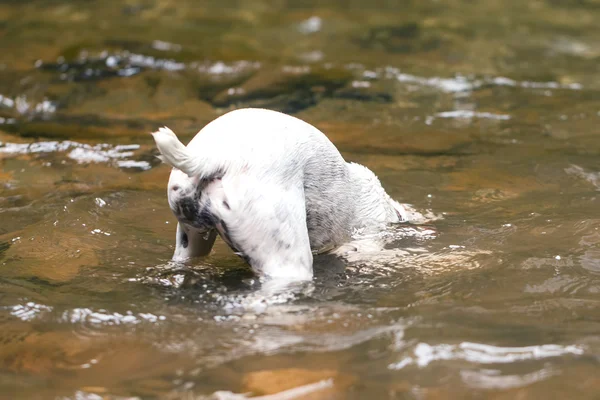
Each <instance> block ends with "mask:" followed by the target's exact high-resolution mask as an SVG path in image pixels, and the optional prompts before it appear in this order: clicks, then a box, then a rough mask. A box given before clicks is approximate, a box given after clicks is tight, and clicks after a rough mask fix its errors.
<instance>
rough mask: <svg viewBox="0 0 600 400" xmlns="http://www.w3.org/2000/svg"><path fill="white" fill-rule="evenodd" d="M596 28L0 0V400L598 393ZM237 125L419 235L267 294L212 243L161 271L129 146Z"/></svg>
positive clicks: (329, 9)
mask: <svg viewBox="0 0 600 400" xmlns="http://www.w3.org/2000/svg"><path fill="white" fill-rule="evenodd" d="M599 20H600V2H598V1H597V0H580V1H574V0H573V1H557V0H546V1H544V0H539V1H525V2H523V1H517V0H508V1H507V0H503V1H500V0H490V1H482V2H469V1H457V0H448V1H405V2H400V1H393V0H392V1H383V0H379V1H372V0H363V1H361V0H346V1H342V0H337V1H335V0H330V1H252V2H250V1H241V0H239V1H235V0H219V1H216V0H215V1H203V2H200V1H191V0H189V1H183V0H181V1H175V0H127V1H116V0H103V1H95V2H90V1H75V0H73V1H59V0H31V1H26V0H21V1H4V2H2V3H1V4H0V47H1V48H2V56H1V57H0V123H1V125H0V142H2V144H1V145H0V182H1V183H2V185H1V186H0V221H1V223H0V397H3V398H4V397H5V398H10V399H17V398H27V399H29V398H31V399H53V398H59V399H67V398H68V399H100V398H107V399H123V398H140V399H152V398H167V399H191V398H204V397H202V396H213V397H214V398H224V399H233V398H236V399H237V398H238V397H235V396H234V393H237V394H246V396H248V397H252V396H264V395H269V394H276V393H278V395H276V396H275V397H266V398H268V399H271V398H286V399H287V398H310V399H330V398H339V399H362V398H371V399H384V398H398V399H413V398H414V399H449V398H456V399H458V398H461V399H462V398H494V399H513V398H519V399H538V398H561V399H564V398H577V399H585V398H590V399H592V398H598V393H600V378H599V376H600V358H599V357H600V301H599V298H600V231H599V228H600V218H599V217H598V210H599V202H600V196H599V192H598V191H599V190H600V157H599V156H600V80H599V79H598V77H599V76H600V62H599V61H600V44H599V43H600V42H599V40H598V39H599V38H600V24H598V21H599ZM242 106H261V107H269V108H274V109H278V110H283V111H285V112H289V113H292V114H294V115H297V116H299V117H301V118H303V119H305V120H307V121H309V122H311V123H313V124H315V125H316V126H318V127H319V128H321V129H322V130H323V131H324V132H325V133H326V134H327V135H328V136H329V137H330V138H331V139H332V140H333V141H334V142H335V143H336V145H338V147H339V148H340V149H341V150H342V151H343V152H344V155H345V156H346V157H347V159H349V160H353V161H357V162H361V163H364V164H365V165H367V166H369V167H370V168H372V169H373V170H374V171H375V172H376V173H377V174H378V175H379V176H380V178H381V180H382V181H383V183H384V186H385V187H386V188H387V189H388V191H389V192H390V193H391V194H392V195H393V196H394V197H395V198H397V199H398V200H400V201H402V202H407V203H411V204H413V205H414V206H415V207H416V208H417V209H419V210H426V209H429V210H431V211H432V212H433V213H435V214H440V215H443V219H440V220H436V221H432V222H430V223H429V224H428V225H427V227H433V228H434V229H435V230H436V231H437V233H436V234H435V235H434V236H431V235H426V234H424V233H423V232H424V230H423V229H424V228H419V227H416V228H417V230H416V231H415V230H411V229H408V228H405V229H400V230H399V231H395V232H388V234H389V235H390V237H392V238H393V240H391V242H390V244H389V246H388V247H389V248H388V249H387V250H386V251H384V252H379V253H366V254H363V256H362V257H356V258H355V259H350V260H348V261H346V262H344V263H342V262H341V261H339V260H335V259H332V258H328V257H321V258H320V259H316V263H317V265H316V278H315V280H314V282H313V283H312V284H311V285H306V286H305V287H301V288H299V289H298V291H297V292H296V293H290V294H289V295H287V296H284V295H278V296H269V295H265V294H264V293H263V292H262V289H261V288H260V287H259V286H258V284H257V283H255V282H253V281H252V275H251V273H250V272H249V271H248V269H247V268H246V267H245V266H244V265H243V263H242V262H241V261H239V260H238V259H237V257H236V256H234V255H233V254H232V253H231V252H230V251H229V250H228V248H227V247H226V246H225V245H224V244H223V243H222V242H219V243H218V244H217V246H216V250H215V251H214V252H213V254H211V256H209V257H208V259H206V260H201V261H198V262H196V263H195V264H194V265H190V266H186V267H184V266H177V265H172V264H169V263H168V259H169V258H170V256H171V254H172V251H173V244H174V229H175V220H174V218H173V216H172V215H171V213H170V211H169V209H168V206H167V203H166V194H165V185H166V180H167V177H168V173H169V170H168V168H167V167H165V166H163V165H159V164H158V162H157V160H156V159H155V157H154V154H155V153H154V149H153V147H152V143H151V138H150V137H149V135H148V132H150V131H151V130H153V129H155V128H156V127H158V126H161V125H165V124H166V125H169V126H170V127H171V128H173V129H174V130H175V131H176V132H178V133H179V134H180V135H181V136H183V137H184V138H186V139H189V138H191V137H192V136H193V134H194V133H195V132H196V131H197V130H199V129H200V128H201V127H202V126H203V125H204V124H205V123H206V122H208V121H210V120H211V119H213V118H215V117H216V116H218V115H220V114H222V113H224V112H226V111H227V110H229V109H233V108H236V107H242ZM288 390H291V391H288ZM219 391H220V392H219ZM217 392H218V393H217ZM219 396H221V397H219ZM285 396H288V397H285ZM239 398H243V397H239Z"/></svg>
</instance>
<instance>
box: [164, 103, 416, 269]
mask: <svg viewBox="0 0 600 400" xmlns="http://www.w3.org/2000/svg"><path fill="white" fill-rule="evenodd" d="M152 135H153V136H154V140H155V142H156V146H157V147H158V150H159V151H160V153H161V156H160V158H161V159H162V160H163V161H164V162H165V163H167V164H168V165H170V166H172V167H173V170H172V172H171V176H170V178H169V184H168V200H169V205H170V207H171V210H172V211H173V213H174V214H175V216H176V217H177V220H178V221H179V223H178V225H177V237H176V245H175V253H174V255H173V260H174V261H184V260H186V259H188V258H191V257H196V256H203V255H207V254H208V253H209V252H210V250H211V248H212V246H213V243H214V241H215V238H216V233H217V232H218V233H219V235H220V236H221V238H222V239H223V240H224V241H225V242H226V243H227V244H228V245H229V246H230V247H231V249H232V250H233V251H234V252H235V253H236V254H237V255H239V256H240V257H242V258H243V259H244V260H245V261H246V262H247V263H248V264H250V266H251V267H252V269H253V270H254V271H255V273H257V274H258V275H259V276H261V277H265V278H278V279H285V280H291V281H302V280H310V279H312V277H313V254H320V253H324V252H327V251H331V250H334V249H336V248H338V247H339V246H341V245H343V244H345V243H347V242H348V241H349V240H350V239H351V236H352V233H353V232H354V231H355V230H357V229H359V230H360V229H365V228H366V229H379V228H381V227H382V225H385V224H388V223H397V222H403V221H406V220H407V217H408V214H409V213H408V211H407V210H405V209H404V207H403V206H402V205H400V204H399V203H398V202H396V201H394V200H393V199H392V198H390V196H389V195H388V194H387V193H386V192H385V190H384V189H383V187H382V186H381V183H380V182H379V179H377V177H376V176H375V174H374V173H373V172H371V171H370V170H369V169H367V168H366V167H363V166H362V165H359V164H354V163H347V162H346V161H345V160H344V159H343V158H342V155H341V154H340V152H339V151H338V150H337V149H336V147H335V146H334V145H333V143H331V141H330V140H329V139H328V138H327V137H326V136H325V135H324V134H323V133H322V132H321V131H319V130H318V129H317V128H315V127H314V126H312V125H310V124H308V123H306V122H304V121H301V120H300V119H298V118H295V117H292V116H289V115H286V114H282V113H279V112H276V111H270V110H264V109H250V108H248V109H240V110H236V111H231V112H229V113H227V114H225V115H223V116H221V117H219V118H217V119H215V120H214V121H212V122H211V123H209V124H208V125H206V126H205V127H204V128H203V129H202V130H201V131H200V132H199V133H198V134H197V135H196V136H195V137H194V138H193V139H192V141H191V142H190V143H189V144H188V145H187V146H185V145H184V144H183V143H181V141H179V139H178V138H177V136H176V135H175V133H173V131H171V130H170V129H168V128H166V127H165V128H161V129H159V130H158V131H157V132H154V133H153V134H152Z"/></svg>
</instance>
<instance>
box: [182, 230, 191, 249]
mask: <svg viewBox="0 0 600 400" xmlns="http://www.w3.org/2000/svg"><path fill="white" fill-rule="evenodd" d="M188 244H189V241H188V235H187V233H185V232H182V233H181V246H183V248H184V249H187V247H188Z"/></svg>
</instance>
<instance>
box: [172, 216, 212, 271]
mask: <svg viewBox="0 0 600 400" xmlns="http://www.w3.org/2000/svg"><path fill="white" fill-rule="evenodd" d="M216 237H217V232H215V230H214V229H212V230H210V231H208V232H202V231H199V230H197V229H194V228H192V227H190V226H188V225H185V224H182V223H181V222H180V223H178V224H177V238H176V239H175V253H174V254H173V261H177V262H182V261H185V260H188V259H190V258H193V257H200V256H205V255H208V253H210V250H211V249H212V246H213V244H214V243H215V238H216Z"/></svg>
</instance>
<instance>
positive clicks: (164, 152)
mask: <svg viewBox="0 0 600 400" xmlns="http://www.w3.org/2000/svg"><path fill="white" fill-rule="evenodd" d="M152 136H153V137H154V141H155V142H156V147H158V150H159V151H160V154H161V155H160V156H158V158H160V159H161V160H162V161H163V162H164V163H166V164H169V165H170V166H172V167H173V168H177V169H179V170H181V171H183V172H184V173H185V174H187V175H188V176H195V175H198V174H199V173H200V167H201V166H200V163H199V162H198V159H197V158H195V157H194V155H193V154H192V153H191V152H190V151H189V150H188V148H187V147H185V145H184V144H183V143H181V141H180V140H179V139H178V138H177V136H176V135H175V133H173V131H172V130H170V129H169V128H167V127H164V128H160V129H159V130H158V131H156V132H153V133H152Z"/></svg>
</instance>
